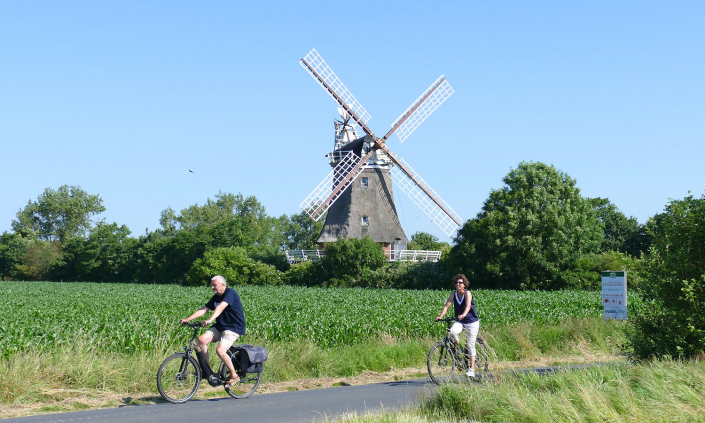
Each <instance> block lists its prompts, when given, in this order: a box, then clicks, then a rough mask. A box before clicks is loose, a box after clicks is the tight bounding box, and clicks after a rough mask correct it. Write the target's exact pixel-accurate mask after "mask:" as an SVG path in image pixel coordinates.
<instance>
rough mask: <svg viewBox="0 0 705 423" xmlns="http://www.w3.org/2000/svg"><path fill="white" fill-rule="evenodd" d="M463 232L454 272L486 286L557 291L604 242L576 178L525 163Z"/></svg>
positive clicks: (454, 258)
mask: <svg viewBox="0 0 705 423" xmlns="http://www.w3.org/2000/svg"><path fill="white" fill-rule="evenodd" d="M502 181H503V182H504V183H505V186H504V187H502V188H501V189H498V190H492V192H491V193H490V196H489V198H488V199H487V200H485V202H484V204H483V206H482V211H481V212H480V213H478V215H477V217H476V218H475V219H470V220H468V221H467V222H466V223H465V225H463V227H462V228H461V229H460V230H459V231H458V235H457V237H456V240H455V242H456V245H455V246H454V247H453V250H452V251H451V255H452V257H451V260H450V261H451V263H450V265H451V268H450V270H451V271H461V272H463V273H466V274H469V276H471V277H474V278H475V279H476V280H477V282H478V283H479V284H481V285H483V286H486V287H496V288H503V289H558V288H562V287H564V286H565V281H564V280H563V279H562V272H563V271H565V270H566V269H568V268H569V266H570V264H571V263H572V262H574V261H575V260H576V259H578V258H579V257H581V256H582V255H584V254H589V253H595V252H597V251H598V250H599V248H600V244H601V242H602V238H603V233H602V225H601V223H600V221H599V220H598V218H597V216H596V214H595V211H594V210H593V209H592V206H591V204H590V203H589V202H588V201H586V200H585V199H584V198H583V197H582V196H581V195H580V190H579V189H578V188H577V187H576V186H575V183H576V182H575V180H574V179H572V178H570V177H569V176H568V175H566V174H565V173H563V172H561V171H559V170H557V169H556V168H555V167H553V166H548V165H546V164H543V163H540V162H538V163H527V162H522V163H520V164H519V167H518V168H517V169H512V170H511V171H510V172H509V173H508V174H507V176H505V177H504V178H503V179H502Z"/></svg>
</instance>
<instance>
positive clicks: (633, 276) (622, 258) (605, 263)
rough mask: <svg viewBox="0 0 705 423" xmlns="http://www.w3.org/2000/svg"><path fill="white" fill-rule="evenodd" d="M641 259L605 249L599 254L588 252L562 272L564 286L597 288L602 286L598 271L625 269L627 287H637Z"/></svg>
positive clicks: (639, 278) (639, 277) (570, 287)
mask: <svg viewBox="0 0 705 423" xmlns="http://www.w3.org/2000/svg"><path fill="white" fill-rule="evenodd" d="M640 269H641V260H640V259H635V258H633V257H632V256H630V255H629V254H627V253H622V252H619V251H605V252H602V253H600V254H590V255H587V256H584V257H581V258H580V259H578V260H576V261H575V263H573V266H572V267H571V268H570V269H568V270H567V271H565V272H564V273H563V280H564V281H565V286H566V288H569V289H588V290H599V289H601V287H602V283H601V281H602V276H601V274H600V272H602V271H605V270H626V271H627V272H628V277H627V282H628V284H629V289H630V290H632V289H638V288H639V283H640V280H641V276H640V271H639V270H640Z"/></svg>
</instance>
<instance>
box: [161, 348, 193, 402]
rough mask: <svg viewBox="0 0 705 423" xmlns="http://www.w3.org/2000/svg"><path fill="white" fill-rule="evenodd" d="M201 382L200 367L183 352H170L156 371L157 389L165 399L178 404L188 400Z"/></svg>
mask: <svg viewBox="0 0 705 423" xmlns="http://www.w3.org/2000/svg"><path fill="white" fill-rule="evenodd" d="M200 383H201V367H200V366H199V365H198V362H197V361H196V359H195V358H193V357H188V358H187V357H186V354H185V353H176V354H172V355H170V356H169V357H167V358H166V360H164V362H163V363H162V365H161V366H159V370H158V371H157V389H158V390H159V394H160V395H161V396H162V398H164V399H165V400H166V401H169V402H170V403H172V404H180V403H183V402H186V401H188V400H190V399H191V398H192V397H193V396H194V394H196V391H197V390H198V385H199V384H200Z"/></svg>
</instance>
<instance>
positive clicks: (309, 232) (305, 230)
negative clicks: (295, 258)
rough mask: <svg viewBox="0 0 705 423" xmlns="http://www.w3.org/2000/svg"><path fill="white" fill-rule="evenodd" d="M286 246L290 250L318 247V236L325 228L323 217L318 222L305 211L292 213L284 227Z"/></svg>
mask: <svg viewBox="0 0 705 423" xmlns="http://www.w3.org/2000/svg"><path fill="white" fill-rule="evenodd" d="M283 229H284V234H283V235H284V238H285V239H286V241H285V242H286V248H288V249H290V250H315V249H317V248H318V242H317V241H318V237H319V236H320V235H321V231H322V230H323V219H320V220H319V221H318V222H316V221H315V220H313V219H311V218H310V217H308V215H307V214H306V213H304V212H303V211H302V212H301V213H297V214H292V215H291V217H290V218H288V219H287V221H286V223H285V225H284V227H283Z"/></svg>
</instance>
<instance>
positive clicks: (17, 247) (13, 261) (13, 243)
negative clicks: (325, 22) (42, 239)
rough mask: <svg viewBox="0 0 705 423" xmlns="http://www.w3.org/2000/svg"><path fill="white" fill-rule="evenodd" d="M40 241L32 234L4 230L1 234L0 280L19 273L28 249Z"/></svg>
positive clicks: (10, 277)
mask: <svg viewBox="0 0 705 423" xmlns="http://www.w3.org/2000/svg"><path fill="white" fill-rule="evenodd" d="M37 242H38V241H37V240H36V238H34V237H33V236H31V235H23V234H21V233H12V234H11V233H8V232H4V233H3V234H2V235H0V281H2V280H9V279H12V278H14V277H15V276H16V275H17V276H20V277H21V275H18V272H19V271H20V266H22V265H23V264H25V260H24V258H25V255H26V253H27V250H28V249H29V248H30V247H31V246H33V245H34V244H36V243H37Z"/></svg>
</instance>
